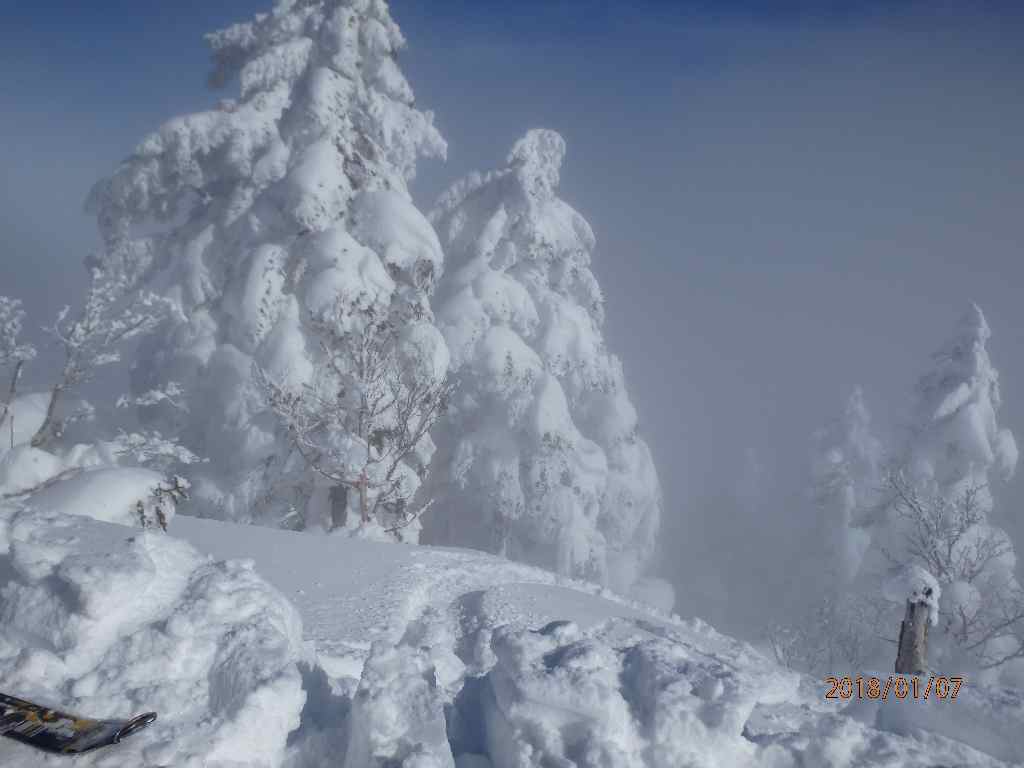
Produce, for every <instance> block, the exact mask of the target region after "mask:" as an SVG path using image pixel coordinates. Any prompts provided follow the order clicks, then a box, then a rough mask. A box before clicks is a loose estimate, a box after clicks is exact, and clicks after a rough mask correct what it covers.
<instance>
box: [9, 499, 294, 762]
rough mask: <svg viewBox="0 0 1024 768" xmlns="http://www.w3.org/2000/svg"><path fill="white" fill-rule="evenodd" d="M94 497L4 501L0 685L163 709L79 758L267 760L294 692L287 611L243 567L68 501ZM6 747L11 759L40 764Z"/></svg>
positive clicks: (60, 702)
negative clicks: (92, 514)
mask: <svg viewBox="0 0 1024 768" xmlns="http://www.w3.org/2000/svg"><path fill="white" fill-rule="evenodd" d="M102 499H103V489H102V488H92V489H91V495H90V496H89V497H87V498H84V499H83V498H82V497H76V496H68V497H66V498H64V499H61V500H60V502H59V503H58V502H57V501H56V500H54V504H53V505H52V506H53V509H54V511H41V510H17V509H13V508H11V507H0V571H2V572H3V573H4V574H5V582H4V585H3V588H2V589H0V690H3V691H5V692H8V693H17V694H19V695H21V696H24V697H28V698H31V699H33V700H37V701H40V702H44V703H48V704H50V705H52V706H56V707H59V708H63V709H70V710H72V711H79V712H81V713H83V714H86V715H91V716H99V717H124V716H127V715H131V714H137V713H138V712H142V711H149V710H155V711H157V712H158V713H159V719H158V720H157V722H156V724H155V725H153V726H152V727H151V728H150V729H148V730H147V731H145V732H144V733H143V734H140V735H137V736H134V737H133V738H132V739H130V740H128V741H126V742H125V743H124V744H121V745H119V746H118V747H117V748H116V749H110V750H105V751H101V752H97V753H94V754H92V755H89V756H87V757H83V758H80V759H79V760H77V761H76V764H78V765H83V766H85V765H89V766H106V767H109V768H114V767H115V766H124V765H132V766H138V767H139V768H157V766H167V765H174V766H176V767H180V768H190V767H191V768H204V767H212V766H229V765H247V766H254V767H255V766H263V767H264V768H272V767H273V768H276V767H277V766H279V765H280V764H281V761H282V758H283V754H284V750H285V741H286V737H287V734H288V732H289V731H291V730H293V729H294V728H295V727H297V726H298V721H299V712H300V710H301V708H302V703H303V699H304V694H303V692H302V689H301V677H300V674H299V671H298V667H297V662H298V661H299V659H300V657H301V654H302V631H301V622H300V619H299V616H298V614H297V613H296V611H295V609H294V608H293V607H292V606H291V605H290V604H289V603H288V602H287V601H286V600H285V599H284V598H283V597H282V596H281V595H280V594H279V593H278V592H277V591H276V590H274V589H273V588H272V587H270V586H269V585H268V584H266V583H265V582H264V581H263V580H262V579H260V577H259V576H257V575H256V574H255V572H254V571H253V569H252V565H251V563H245V562H227V563H225V562H214V561H213V560H211V559H209V558H208V557H204V556H202V555H200V554H199V553H198V552H196V551H195V550H194V549H193V548H192V547H191V546H189V545H188V544H186V543H184V542H182V541H179V540H177V539H174V538H172V537H169V536H164V535H157V534H153V533H149V532H145V531H132V530H130V529H127V528H124V527H122V526H118V525H110V524H108V523H101V522H97V521H94V520H90V519H88V518H87V517H83V516H82V515H83V513H82V510H80V509H76V505H78V504H82V503H84V504H97V503H98V502H99V501H101V500H102ZM48 506H49V505H48ZM66 513H70V514H66ZM4 746H5V749H10V750H13V752H9V753H8V754H9V755H10V758H9V759H11V764H17V765H22V766H26V767H27V766H36V765H42V764H44V763H45V764H49V761H48V760H47V758H45V757H43V756H41V755H40V754H39V753H34V752H32V751H31V750H30V749H28V748H27V747H20V746H18V747H15V746H11V745H10V744H7V745H4ZM59 759H66V758H59Z"/></svg>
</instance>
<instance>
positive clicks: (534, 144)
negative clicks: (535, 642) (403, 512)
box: [426, 130, 661, 589]
mask: <svg viewBox="0 0 1024 768" xmlns="http://www.w3.org/2000/svg"><path fill="white" fill-rule="evenodd" d="M564 154H565V142H564V141H563V139H562V137H561V136H559V135H558V134H557V133H555V132H553V131H549V130H534V131H530V132H529V133H528V134H527V135H526V136H525V137H523V138H522V139H521V140H520V141H518V142H517V143H516V144H515V146H514V147H513V148H512V151H511V153H510V154H509V156H508V160H507V165H506V166H505V167H504V168H502V169H500V170H497V171H494V172H492V173H489V174H487V175H483V176H482V175H479V174H473V175H471V176H469V177H468V178H466V179H464V180H462V181H460V182H459V183H457V184H456V185H454V186H453V187H452V188H451V189H450V190H449V191H448V192H447V193H446V194H445V195H444V196H443V197H442V198H441V200H440V202H439V203H438V206H437V208H436V209H435V211H434V212H433V213H432V214H431V219H432V221H433V223H434V224H435V226H436V227H437V231H438V233H439V235H440V238H441V242H442V244H443V245H444V249H445V254H446V258H447V264H446V271H445V277H444V279H443V280H442V281H441V284H440V286H439V288H438V297H437V301H436V302H435V309H436V312H437V323H438V326H439V327H440V328H441V330H442V331H443V333H444V335H445V339H446V341H447V343H448V347H449V350H450V354H451V360H452V370H453V372H454V375H455V378H456V381H457V384H458V389H457V391H456V394H455V397H454V399H453V406H454V407H453V409H452V415H451V417H450V418H449V419H448V420H447V422H444V423H443V424H442V427H441V428H440V429H439V431H438V434H437V436H436V441H437V443H438V452H437V454H435V460H434V470H433V472H432V474H431V480H430V481H429V483H430V487H431V495H432V497H433V498H435V500H436V503H437V505H438V507H439V508H441V509H443V510H444V514H443V515H439V516H437V517H434V518H431V521H430V522H429V523H428V524H427V530H426V534H427V535H429V537H430V538H431V540H433V541H441V542H450V543H458V544H463V545H468V546H472V547H477V548H481V549H485V550H490V551H494V552H501V553H503V554H506V555H508V556H510V557H513V558H516V559H521V560H525V561H529V562H532V563H537V564H540V565H543V566H545V567H548V568H551V569H554V570H556V571H559V572H561V573H565V574H572V575H575V576H581V577H586V578H589V579H593V580H596V581H600V582H602V583H606V584H610V585H613V586H614V587H616V588H620V589H628V588H629V587H630V586H631V585H633V584H634V583H635V582H636V580H637V578H638V576H639V575H640V574H641V573H642V571H643V569H644V566H645V564H646V563H647V562H648V561H649V559H650V557H651V555H652V553H653V551H654V542H655V535H656V533H657V530H658V524H659V515H660V509H661V496H660V490H659V485H658V478H657V475H656V472H655V469H654V465H653V462H652V460H651V455H650V452H649V451H648V448H647V444H646V443H645V442H644V441H643V440H642V439H641V438H640V436H639V434H638V428H637V415H636V411H635V409H634V408H633V405H632V403H631V402H630V400H629V397H628V395H627V393H626V389H625V385H624V382H623V374H622V366H621V364H620V362H619V360H618V359H617V358H616V357H615V356H614V355H612V354H611V353H609V351H608V350H607V349H606V347H605V343H604V340H603V338H602V334H601V326H602V323H603V322H604V300H603V297H602V294H601V290H600V288H599V287H598V284H597V280H596V279H595V278H594V274H593V272H592V271H591V269H590V261H591V253H592V251H593V249H594V244H595V242H594V235H593V232H592V231H591V228H590V226H589V225H588V224H587V222H586V221H585V220H584V219H583V217H582V216H581V215H580V214H579V213H577V212H576V211H575V210H573V209H572V208H571V207H570V206H569V205H568V204H566V203H565V202H564V201H563V200H561V199H559V198H558V196H557V194H556V191H557V187H558V183H559V173H560V169H561V165H562V160H563V157H564Z"/></svg>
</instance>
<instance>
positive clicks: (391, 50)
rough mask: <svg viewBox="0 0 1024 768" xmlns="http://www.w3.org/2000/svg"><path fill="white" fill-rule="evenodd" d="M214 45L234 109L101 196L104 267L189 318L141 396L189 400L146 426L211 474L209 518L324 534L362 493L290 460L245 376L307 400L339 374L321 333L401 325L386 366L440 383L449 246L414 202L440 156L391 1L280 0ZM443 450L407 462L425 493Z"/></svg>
mask: <svg viewBox="0 0 1024 768" xmlns="http://www.w3.org/2000/svg"><path fill="white" fill-rule="evenodd" d="M208 41H209V43H210V45H211V47H212V49H213V55H214V64H215V67H214V71H213V74H212V75H211V84H212V85H214V86H223V85H225V84H227V83H233V82H236V81H237V82H238V83H239V87H240V93H239V96H238V98H236V99H227V100H224V101H222V102H220V104H219V105H218V106H217V107H216V108H214V109H211V110H209V111H206V112H200V113H197V114H190V115H186V116H183V117H178V118H175V119H173V120H170V121H168V122H167V123H165V124H164V125H163V126H162V127H161V128H160V129H159V130H157V131H156V132H155V133H153V134H152V135H150V136H148V137H147V138H145V139H144V140H143V141H142V143H141V144H140V145H139V146H138V147H137V149H136V150H135V152H134V153H133V154H132V155H131V156H130V157H129V158H128V159H127V160H126V161H125V162H124V163H123V164H122V166H121V167H120V168H119V169H118V170H117V172H116V173H115V174H114V175H113V176H112V177H110V178H108V179H106V180H104V181H102V182H100V183H99V184H97V185H96V187H95V188H94V190H93V191H92V193H91V196H90V206H91V208H92V210H94V211H95V212H96V214H97V216H98V220H99V224H100V229H101V233H102V236H103V239H104V243H105V247H106V251H107V253H108V255H110V256H112V257H114V258H116V257H117V256H118V255H120V256H121V257H122V258H124V259H131V260H133V261H134V262H137V263H139V264H141V265H142V266H143V268H144V269H145V270H146V272H147V275H146V277H147V284H148V285H149V286H150V287H151V288H154V289H156V290H158V291H159V292H160V293H161V294H162V295H164V296H167V297H168V298H170V299H172V300H173V301H174V302H176V303H177V304H178V305H179V306H180V308H181V310H182V312H183V314H184V316H185V319H184V320H182V321H180V322H178V323H176V324H174V325H173V326H172V327H171V328H170V329H169V330H168V331H167V332H165V333H163V334H161V335H160V336H158V337H156V338H154V339H153V340H152V341H150V342H147V343H146V344H145V345H144V346H143V348H142V349H141V350H140V355H139V357H138V359H137V363H136V365H135V368H134V374H133V387H134V388H135V389H136V390H137V391H138V392H145V391H148V390H152V389H154V388H155V387H156V386H157V385H159V384H161V383H163V382H166V381H174V382H178V383H179V384H180V388H181V390H182V391H183V392H184V393H185V398H184V403H183V405H184V407H182V408H178V409H170V408H167V409H165V410H159V409H158V408H152V409H149V410H150V413H148V414H145V415H146V416H147V417H148V418H149V419H150V420H152V421H153V422H155V423H158V424H160V425H161V426H162V427H163V428H164V429H165V430H168V429H169V430H170V431H173V432H175V433H177V434H180V435H181V437H182V439H183V441H184V442H185V443H186V444H187V445H188V446H189V447H190V448H192V449H193V450H194V451H195V452H196V453H198V454H200V455H202V456H205V457H207V458H208V460H209V461H208V463H207V464H205V465H204V466H203V468H202V469H201V470H199V471H198V472H194V473H193V475H192V476H193V478H194V490H195V497H196V498H195V500H196V503H197V504H198V509H197V512H198V514H201V515H207V516H215V517H221V518H227V519H231V520H238V521H249V522H260V523H265V524H279V523H280V522H281V521H282V519H283V518H290V519H291V521H292V524H294V525H295V526H296V527H303V526H315V525H321V524H324V525H326V526H327V527H330V526H331V525H332V524H335V523H337V522H338V521H339V520H344V519H345V518H346V514H345V511H346V510H340V511H339V510H338V509H333V508H332V505H333V507H337V506H339V505H342V506H345V505H350V504H352V503H353V502H352V496H354V494H345V493H340V494H339V493H335V491H336V490H338V488H337V484H336V483H331V482H330V481H329V480H328V479H327V478H325V477H324V476H323V475H318V473H317V472H316V471H315V470H314V469H312V468H311V467H309V466H308V462H306V461H305V460H304V459H303V457H301V456H299V455H297V452H296V451H294V450H290V449H289V440H288V439H287V435H286V431H285V430H283V429H282V428H281V424H280V422H279V420H278V419H276V418H275V415H274V414H273V413H272V412H271V410H270V408H269V407H268V405H269V404H268V402H267V399H266V397H265V395H266V392H265V388H262V387H260V386H258V385H257V383H256V382H255V381H254V376H253V372H254V371H259V372H262V373H264V374H265V375H266V377H267V378H268V379H269V380H272V381H273V382H274V384H275V386H279V387H281V388H285V389H289V388H290V389H291V390H294V391H301V390H302V389H303V387H304V385H307V384H310V383H311V382H313V381H314V380H315V379H317V377H318V375H319V372H320V371H322V370H324V369H326V368H337V367H338V366H340V367H341V369H342V370H344V369H345V366H346V363H345V361H344V359H343V358H344V350H342V351H341V353H339V350H338V349H335V348H330V349H328V347H330V344H325V343H323V333H322V332H323V331H324V330H325V326H330V327H329V328H327V329H326V330H327V331H328V332H329V333H328V335H330V336H331V337H332V338H334V339H337V338H339V337H344V336H345V335H346V334H348V335H353V334H354V335H356V336H360V337H365V336H366V335H367V334H368V333H372V332H373V328H385V327H386V328H389V329H393V328H395V327H399V328H401V329H402V330H401V332H400V333H398V334H396V338H395V339H394V343H395V344H397V345H398V349H397V350H390V351H389V354H391V353H392V352H393V353H394V354H393V355H392V357H393V359H395V360H399V361H401V364H402V366H403V376H404V377H405V378H404V380H405V381H406V383H409V376H412V377H413V378H414V379H416V380H415V381H414V382H413V384H414V385H420V384H422V380H423V378H424V377H426V378H430V377H434V376H435V375H437V374H438V372H439V371H440V372H443V371H445V370H446V368H447V364H448V357H447V351H446V350H445V344H444V340H443V338H442V337H441V334H440V333H439V332H438V331H437V329H436V328H435V327H434V326H433V319H432V315H431V310H430V306H429V296H430V294H431V292H432V291H433V286H434V281H435V279H436V277H437V275H439V274H440V267H441V262H442V253H441V248H440V245H439V243H438V240H437V237H436V235H435V234H434V231H433V229H432V228H431V226H430V224H429V223H428V221H427V220H426V218H425V217H424V216H423V215H421V214H420V212H419V211H418V210H417V209H416V208H415V207H414V206H413V204H412V202H411V200H410V196H409V193H408V191H407V186H406V185H407V182H408V181H409V180H410V179H411V178H412V177H413V175H414V172H415V165H416V161H417V158H418V157H421V156H443V155H444V154H445V151H446V146H445V143H444V141H443V139H442V138H441V136H440V135H439V133H438V132H437V130H436V129H435V128H434V127H433V125H432V119H433V118H432V115H431V114H430V113H429V112H420V111H418V110H417V109H415V107H414V100H413V94H412V91H411V89H410V87H409V85H408V83H407V82H406V80H405V78H404V77H403V75H402V73H401V71H400V70H399V67H398V65H397V63H396V60H397V52H398V50H399V49H400V48H401V47H402V46H403V44H404V41H403V38H402V35H401V32H400V31H399V29H398V27H397V26H396V25H395V23H394V22H393V21H392V19H391V18H390V16H389V12H388V8H387V5H386V3H384V2H380V1H379V0H308V1H304V2H296V1H295V0H279V1H278V2H277V3H276V5H275V6H274V9H273V11H272V12H270V13H269V14H261V15H258V16H257V17H256V18H255V20H253V21H251V22H247V23H242V24H236V25H233V26H230V27H228V28H227V29H224V30H222V31H219V32H216V33H214V34H211V35H209V36H208ZM387 343H390V340H388V341H387ZM328 358H329V360H328ZM328 363H329V365H328ZM353 364H354V363H353ZM416 377H419V378H416ZM255 378H259V377H255ZM333 437H334V445H335V447H337V446H339V445H344V444H345V440H346V435H338V434H336V435H334V436H333ZM348 438H349V439H348V443H347V444H348V445H349V447H350V450H351V451H352V452H353V455H355V454H358V453H360V452H362V453H363V454H366V452H367V451H368V450H370V448H369V447H368V446H367V445H366V441H365V440H364V439H362V438H361V437H360V436H359V435H355V434H353V435H349V436H348ZM432 449H433V447H432V443H431V442H430V437H429V435H427V436H424V437H423V438H422V440H421V442H420V444H419V445H418V447H417V450H416V451H413V452H410V456H412V457H413V458H412V459H411V460H410V466H408V467H404V468H403V469H402V473H403V474H404V475H405V476H407V477H410V478H411V482H412V485H413V486H416V485H418V483H419V478H420V477H421V476H422V466H421V465H426V464H428V463H429V461H430V454H431V452H432ZM335 458H337V457H335ZM363 458H364V459H365V456H364V457H363ZM364 463H365V462H364ZM412 464H415V466H412ZM414 491H415V487H406V488H405V492H406V493H407V494H411V493H413V492H414ZM371 501H372V500H371ZM194 508H195V507H194ZM339 512H340V514H339ZM358 517H359V515H358V514H354V515H352V514H350V515H347V518H348V519H350V520H351V519H353V518H356V519H358Z"/></svg>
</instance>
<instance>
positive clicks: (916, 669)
mask: <svg viewBox="0 0 1024 768" xmlns="http://www.w3.org/2000/svg"><path fill="white" fill-rule="evenodd" d="M926 592H928V593H929V594H930V590H926ZM929 611H930V608H929V606H928V603H925V602H919V601H913V600H907V613H906V616H905V617H904V619H903V621H902V622H901V623H900V640H899V645H898V650H897V652H896V673H897V674H903V675H920V674H922V673H923V672H924V671H925V668H926V667H927V665H928V623H929Z"/></svg>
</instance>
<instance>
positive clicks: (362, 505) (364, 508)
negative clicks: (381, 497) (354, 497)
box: [359, 469, 370, 523]
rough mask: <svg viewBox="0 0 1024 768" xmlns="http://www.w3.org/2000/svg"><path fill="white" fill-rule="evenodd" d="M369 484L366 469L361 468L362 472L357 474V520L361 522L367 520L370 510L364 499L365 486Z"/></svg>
mask: <svg viewBox="0 0 1024 768" xmlns="http://www.w3.org/2000/svg"><path fill="white" fill-rule="evenodd" d="M369 484H370V480H369V478H368V477H367V476H366V470H365V469H364V470H363V474H361V475H360V476H359V521H360V522H362V523H366V522H369V520H370V510H369V505H368V504H367V499H366V487H367V486H368V485H369Z"/></svg>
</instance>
